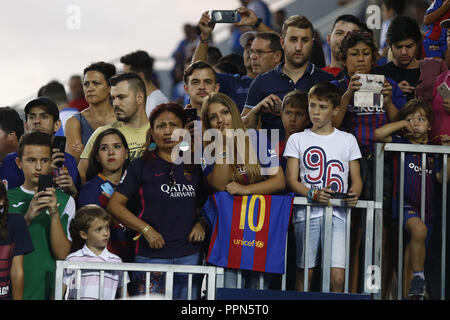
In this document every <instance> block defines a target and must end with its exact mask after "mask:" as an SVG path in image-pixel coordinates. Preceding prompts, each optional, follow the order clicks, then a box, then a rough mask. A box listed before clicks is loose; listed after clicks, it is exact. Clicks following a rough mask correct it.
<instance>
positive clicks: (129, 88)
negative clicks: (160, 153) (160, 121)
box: [78, 72, 150, 184]
mask: <svg viewBox="0 0 450 320" xmlns="http://www.w3.org/2000/svg"><path fill="white" fill-rule="evenodd" d="M109 81H110V83H111V98H112V105H113V108H114V113H115V115H116V118H117V121H116V122H114V123H112V124H109V125H106V126H102V127H99V128H98V129H97V130H95V131H94V133H93V134H92V136H91V137H90V138H89V140H88V142H87V144H86V146H85V147H84V150H83V153H82V154H81V156H80V162H79V163H78V171H79V172H80V176H81V181H82V183H83V184H84V183H85V182H86V181H85V179H86V171H87V167H88V165H89V154H90V152H91V149H92V146H93V144H94V141H95V139H96V138H97V135H98V134H99V133H100V132H102V131H103V130H106V129H108V128H116V129H118V130H119V131H120V132H122V134H123V135H124V136H125V138H126V140H127V143H128V147H129V149H130V161H133V160H134V159H135V158H137V157H139V156H140V155H141V153H142V146H143V145H144V144H145V141H146V136H147V131H148V129H149V128H150V122H149V120H148V118H147V114H146V111H145V104H146V99H147V95H146V90H145V84H144V82H143V81H142V79H141V78H140V77H139V76H138V75H137V74H136V73H134V72H127V73H122V74H119V75H115V76H113V77H111V78H110V79H109Z"/></svg>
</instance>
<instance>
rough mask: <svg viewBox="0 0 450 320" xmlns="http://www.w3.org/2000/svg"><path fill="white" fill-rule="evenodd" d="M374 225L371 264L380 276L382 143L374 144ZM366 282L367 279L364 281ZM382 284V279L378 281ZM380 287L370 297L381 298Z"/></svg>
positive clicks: (381, 272)
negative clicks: (376, 267)
mask: <svg viewBox="0 0 450 320" xmlns="http://www.w3.org/2000/svg"><path fill="white" fill-rule="evenodd" d="M374 160H375V170H374V181H375V197H374V198H375V223H374V224H375V226H374V244H373V246H374V247H373V264H374V265H375V266H378V268H379V270H380V276H382V274H383V269H382V262H383V206H382V204H383V178H384V174H383V173H384V150H383V144H381V143H376V144H375V159H374ZM365 272H367V270H365ZM364 282H365V283H367V281H364ZM380 283H381V284H382V281H380ZM381 289H382V286H380V288H379V289H378V290H372V292H373V294H372V297H373V298H374V299H377V300H380V299H381V292H382V291H381ZM368 291H369V290H368Z"/></svg>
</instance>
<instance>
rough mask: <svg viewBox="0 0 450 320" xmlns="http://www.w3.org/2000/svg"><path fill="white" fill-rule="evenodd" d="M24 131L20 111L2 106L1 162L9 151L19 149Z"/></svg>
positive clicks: (0, 126)
mask: <svg viewBox="0 0 450 320" xmlns="http://www.w3.org/2000/svg"><path fill="white" fill-rule="evenodd" d="M23 132H24V127H23V121H22V119H21V118H20V115H19V113H18V112H17V111H16V110H15V109H13V108H11V107H2V108H0V164H1V163H2V161H3V159H5V157H6V155H7V154H8V153H11V152H15V151H17V148H18V146H19V139H20V137H21V136H22V135H23Z"/></svg>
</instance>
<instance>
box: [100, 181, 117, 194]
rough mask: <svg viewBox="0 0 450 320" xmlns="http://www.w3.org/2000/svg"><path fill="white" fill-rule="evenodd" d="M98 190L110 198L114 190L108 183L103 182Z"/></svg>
mask: <svg viewBox="0 0 450 320" xmlns="http://www.w3.org/2000/svg"><path fill="white" fill-rule="evenodd" d="M100 188H101V189H102V191H104V192H105V193H107V194H109V195H110V196H112V194H113V193H114V188H113V187H112V186H111V184H110V183H108V182H105V183H104V184H102V185H101V186H100Z"/></svg>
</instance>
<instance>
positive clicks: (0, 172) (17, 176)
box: [0, 97, 81, 197]
mask: <svg viewBox="0 0 450 320" xmlns="http://www.w3.org/2000/svg"><path fill="white" fill-rule="evenodd" d="M24 111H25V129H26V131H27V132H35V131H38V132H43V133H46V134H48V135H49V136H50V137H51V139H52V141H53V138H54V135H55V132H57V131H58V129H59V128H60V126H61V120H60V119H59V109H58V106H57V105H56V103H55V102H54V101H53V100H51V99H49V98H46V97H39V98H37V99H33V100H31V101H30V102H28V103H27V104H26V105H25V108H24ZM52 151H53V153H52V156H51V165H52V169H56V168H57V167H58V166H59V164H60V163H61V162H62V163H63V164H64V167H65V169H63V170H60V173H59V175H58V176H57V177H56V185H57V186H58V188H60V189H61V190H64V192H66V193H68V194H69V195H71V196H72V197H76V196H77V194H78V189H79V187H80V185H81V179H80V174H79V173H78V169H77V162H76V160H75V158H74V157H73V156H71V155H70V154H68V153H66V152H64V150H60V149H59V148H58V149H57V148H53V147H52ZM17 155H18V153H17V152H13V153H10V154H8V155H7V156H6V157H5V159H4V160H3V162H2V164H1V166H0V179H2V180H6V181H7V182H8V185H7V186H8V189H13V188H16V187H19V186H21V185H22V184H23V183H24V180H25V177H24V173H23V172H22V170H20V168H19V167H18V166H17V163H16V158H17Z"/></svg>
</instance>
